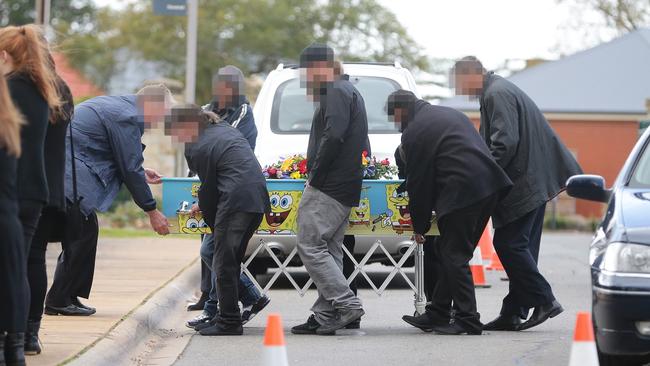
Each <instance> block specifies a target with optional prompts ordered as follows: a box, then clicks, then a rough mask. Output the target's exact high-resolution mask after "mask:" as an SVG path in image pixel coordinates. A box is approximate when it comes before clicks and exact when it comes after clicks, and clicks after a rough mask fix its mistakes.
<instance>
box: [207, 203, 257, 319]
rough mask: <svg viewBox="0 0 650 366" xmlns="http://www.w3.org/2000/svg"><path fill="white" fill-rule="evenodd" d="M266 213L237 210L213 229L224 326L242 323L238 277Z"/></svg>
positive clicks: (213, 264)
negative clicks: (250, 244) (249, 243)
mask: <svg viewBox="0 0 650 366" xmlns="http://www.w3.org/2000/svg"><path fill="white" fill-rule="evenodd" d="M263 217H264V215H263V214H258V213H247V212H235V213H232V214H231V215H229V216H228V217H227V218H226V219H224V220H223V222H215V225H214V229H213V234H212V235H213V236H214V256H213V257H212V268H213V269H214V272H215V274H216V276H217V280H216V285H217V296H218V298H219V315H218V316H217V322H219V323H220V324H222V325H224V326H238V325H241V314H240V309H239V276H240V275H241V263H242V259H244V255H245V254H246V247H247V246H248V242H249V240H250V239H251V237H252V236H253V234H254V233H255V230H257V228H258V227H259V226H260V223H261V222H262V218H263Z"/></svg>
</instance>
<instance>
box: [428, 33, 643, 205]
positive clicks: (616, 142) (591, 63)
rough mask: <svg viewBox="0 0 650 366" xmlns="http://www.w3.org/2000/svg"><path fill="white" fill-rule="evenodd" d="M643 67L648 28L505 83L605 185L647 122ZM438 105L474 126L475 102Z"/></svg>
mask: <svg viewBox="0 0 650 366" xmlns="http://www.w3.org/2000/svg"><path fill="white" fill-rule="evenodd" d="M649 65H650V29H640V30H637V31H635V32H631V33H628V34H626V35H624V36H622V37H620V38H617V39H614V40H612V41H610V42H608V43H604V44H601V45H599V46H597V47H594V48H591V49H588V50H586V51H582V52H578V53H576V54H574V55H571V56H568V57H565V58H563V59H560V60H557V61H552V62H546V63H542V64H539V65H536V66H533V67H530V68H528V69H525V70H523V71H521V72H518V73H516V74H514V75H512V76H510V77H509V78H508V80H510V81H512V82H513V83H514V84H516V85H517V86H518V87H519V88H521V89H522V90H524V91H525V92H526V93H527V94H528V95H529V96H530V97H531V98H532V99H533V100H534V101H535V102H536V103H537V105H538V107H539V108H540V110H541V111H542V112H543V113H544V115H545V116H546V118H547V119H548V121H549V122H550V124H551V126H552V127H553V129H554V130H555V131H556V132H557V133H558V135H559V136H560V138H561V139H562V140H563V141H564V143H565V144H566V145H567V146H568V148H569V149H571V151H572V152H573V153H574V154H575V156H576V157H577V159H578V161H579V163H580V165H581V166H582V168H583V170H584V171H585V173H589V174H598V175H602V176H603V177H605V179H606V181H607V182H608V183H609V184H611V183H613V181H614V180H615V179H616V176H617V174H618V172H619V170H620V169H621V167H622V166H623V163H624V162H625V160H626V158H627V156H628V154H629V153H630V151H631V149H632V147H633V146H634V144H635V143H636V141H637V138H638V136H639V122H640V121H642V120H646V119H647V118H648V113H649V112H648V109H647V108H648V107H646V101H647V100H648V99H649V98H650V71H649V70H650V66H649ZM441 105H445V106H449V107H453V108H456V109H459V110H461V111H463V112H465V113H466V114H467V115H468V116H469V117H470V118H471V119H472V120H473V121H474V122H475V123H476V124H478V123H479V116H480V115H479V111H478V110H479V107H478V102H477V101H476V100H473V101H472V100H469V99H468V98H466V97H453V98H450V99H447V100H445V101H443V102H442V103H441ZM570 204H571V205H572V209H571V210H569V211H573V212H575V213H577V214H579V215H582V216H585V217H596V216H600V215H601V214H602V212H603V205H601V204H597V203H592V202H585V201H578V202H575V201H571V202H570ZM565 212H566V210H565Z"/></svg>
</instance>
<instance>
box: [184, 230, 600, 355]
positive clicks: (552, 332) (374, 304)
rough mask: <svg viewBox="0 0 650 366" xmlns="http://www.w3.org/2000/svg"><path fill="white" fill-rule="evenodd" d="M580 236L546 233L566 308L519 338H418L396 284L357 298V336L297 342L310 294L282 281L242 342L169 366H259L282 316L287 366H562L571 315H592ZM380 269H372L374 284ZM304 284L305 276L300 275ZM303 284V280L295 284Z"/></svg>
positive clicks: (490, 291)
mask: <svg viewBox="0 0 650 366" xmlns="http://www.w3.org/2000/svg"><path fill="white" fill-rule="evenodd" d="M589 241H590V236H589V235H586V234H568V233H567V234H564V233H552V234H545V235H544V237H543V242H542V249H541V254H540V256H541V258H540V268H541V270H542V272H543V274H544V275H545V276H546V278H547V279H548V280H549V281H550V283H551V284H552V286H553V289H554V292H555V295H556V297H557V298H558V300H559V301H560V302H561V303H562V305H563V306H564V308H565V312H564V313H563V314H561V315H560V316H558V317H556V318H554V319H551V320H549V321H548V322H546V323H544V324H542V325H541V326H539V327H537V328H533V329H531V330H528V331H524V332H485V333H484V335H482V336H442V335H435V334H431V333H423V332H421V331H420V330H418V329H416V328H413V327H411V326H409V325H408V324H406V323H404V322H403V321H402V320H401V316H402V315H404V314H409V313H413V311H414V307H413V293H412V291H411V290H410V289H409V288H408V287H407V286H406V285H405V284H404V281H403V280H402V279H401V278H399V276H397V277H396V279H395V280H394V281H395V282H394V283H392V286H391V287H390V288H389V291H387V292H385V293H384V294H383V295H382V296H381V297H379V296H377V295H376V294H375V293H374V292H373V291H372V289H369V288H364V289H362V290H361V291H360V296H361V298H362V300H363V302H364V308H365V311H366V316H364V318H363V321H362V327H361V330H358V331H352V330H347V331H339V332H338V333H337V335H336V336H297V335H292V334H291V333H290V332H289V328H290V327H291V326H293V325H296V324H299V323H301V322H303V321H304V320H305V319H307V317H308V316H309V307H310V305H311V304H312V302H313V301H314V299H315V296H316V292H315V291H313V290H312V291H309V292H308V293H307V294H306V295H305V297H302V298H301V297H300V296H299V295H298V294H297V293H296V292H295V291H294V290H292V289H290V287H289V285H288V282H287V281H284V283H282V284H281V285H282V286H279V289H277V290H276V289H274V290H272V291H271V293H270V296H271V298H272V302H271V304H270V305H269V307H268V310H265V311H264V312H263V313H262V314H260V315H259V316H258V317H257V318H255V319H253V320H252V321H251V322H250V323H249V324H248V325H247V326H246V327H245V328H244V335H243V336H241V337H202V336H200V335H195V336H193V337H192V338H191V340H190V342H189V344H188V345H187V347H186V348H185V350H184V352H183V353H182V354H181V355H180V356H179V359H178V361H177V362H176V364H175V365H178V366H197V365H241V366H245V365H261V364H262V363H261V356H262V350H263V346H262V339H263V334H264V326H265V323H266V315H267V314H268V313H271V312H275V313H280V314H281V315H282V317H283V325H284V328H285V335H286V342H287V352H288V355H289V364H290V365H354V366H363V365H373V366H375V365H400V364H402V365H425V364H427V365H434V364H445V365H500V366H502V365H566V364H568V359H569V352H570V349H571V341H572V336H573V327H574V322H575V316H576V313H577V312H579V311H589V309H590V306H591V305H590V299H591V291H590V283H589V274H588V264H587V249H588V243H589ZM385 275H386V268H381V267H377V270H376V271H374V270H373V274H372V279H373V281H379V280H381V279H382V278H383V277H385ZM501 276H502V275H501V272H496V273H493V272H488V273H487V280H488V283H489V284H491V285H492V287H491V288H487V289H477V298H478V307H479V311H480V312H481V319H482V320H483V321H484V322H487V321H490V320H491V319H492V318H494V317H495V316H496V315H497V314H498V311H499V308H500V304H501V299H502V297H503V296H504V295H505V294H506V291H507V286H508V283H507V282H504V281H501V280H500V277H501ZM298 277H302V278H299V279H300V280H304V279H305V276H304V275H302V276H301V275H298ZM300 282H302V281H300Z"/></svg>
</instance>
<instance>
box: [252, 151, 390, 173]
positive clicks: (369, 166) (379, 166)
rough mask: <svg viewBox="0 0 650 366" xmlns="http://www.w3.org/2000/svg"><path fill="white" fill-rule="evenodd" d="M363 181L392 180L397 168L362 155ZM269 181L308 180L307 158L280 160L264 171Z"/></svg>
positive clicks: (299, 156) (364, 153)
mask: <svg viewBox="0 0 650 366" xmlns="http://www.w3.org/2000/svg"><path fill="white" fill-rule="evenodd" d="M361 165H362V166H363V179H392V178H393V177H395V176H396V175H397V167H396V166H392V165H390V161H389V160H388V159H384V160H381V161H378V160H377V158H376V157H374V156H373V157H369V156H368V152H367V151H364V152H363V154H362V159H361ZM262 173H263V174H264V177H266V178H267V179H307V178H308V176H307V158H305V157H304V156H303V155H300V154H296V155H291V156H289V157H287V158H283V159H280V160H279V161H278V162H277V163H274V164H271V165H268V166H266V167H264V169H262Z"/></svg>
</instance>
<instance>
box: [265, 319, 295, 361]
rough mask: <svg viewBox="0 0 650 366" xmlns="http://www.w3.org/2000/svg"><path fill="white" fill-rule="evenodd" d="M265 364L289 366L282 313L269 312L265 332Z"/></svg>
mask: <svg viewBox="0 0 650 366" xmlns="http://www.w3.org/2000/svg"><path fill="white" fill-rule="evenodd" d="M262 365H264V366H289V361H288V360H287V346H286V344H285V343H284V331H283V330H282V318H281V317H280V314H269V317H268V320H267V322H266V331H265V332H264V362H263V363H262Z"/></svg>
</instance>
